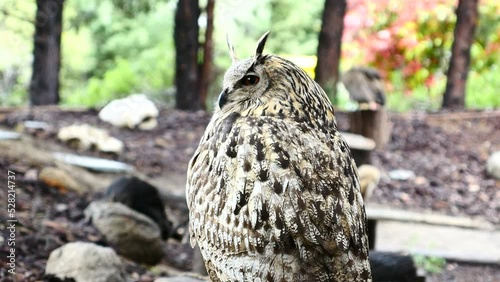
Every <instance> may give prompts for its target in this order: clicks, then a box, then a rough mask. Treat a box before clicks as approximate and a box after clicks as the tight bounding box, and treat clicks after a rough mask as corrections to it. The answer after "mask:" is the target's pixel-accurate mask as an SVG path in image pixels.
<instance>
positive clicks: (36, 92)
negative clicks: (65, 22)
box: [30, 0, 64, 105]
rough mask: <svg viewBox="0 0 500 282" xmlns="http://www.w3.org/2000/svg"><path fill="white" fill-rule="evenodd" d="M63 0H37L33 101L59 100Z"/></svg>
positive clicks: (32, 82) (32, 103) (33, 102)
mask: <svg viewBox="0 0 500 282" xmlns="http://www.w3.org/2000/svg"><path fill="white" fill-rule="evenodd" d="M63 4H64V0H37V1H36V5H37V10H36V19H35V35H34V48H33V73H32V76H31V83H30V103H31V105H54V104H57V103H59V69H60V68H61V32H62V13H63Z"/></svg>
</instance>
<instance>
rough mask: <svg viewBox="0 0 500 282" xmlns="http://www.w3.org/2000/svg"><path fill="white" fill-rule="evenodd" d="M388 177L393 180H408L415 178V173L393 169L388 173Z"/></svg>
mask: <svg viewBox="0 0 500 282" xmlns="http://www.w3.org/2000/svg"><path fill="white" fill-rule="evenodd" d="M389 177H390V178H391V179H394V180H403V181H404V180H409V179H412V178H415V173H414V172H413V171H411V170H407V169H395V170H391V171H389Z"/></svg>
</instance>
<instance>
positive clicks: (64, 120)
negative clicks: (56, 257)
mask: <svg viewBox="0 0 500 282" xmlns="http://www.w3.org/2000/svg"><path fill="white" fill-rule="evenodd" d="M97 114H98V112H97V111H95V110H81V111H76V110H71V111H70V110H60V109H58V108H51V107H48V108H38V109H34V110H29V109H17V110H15V111H11V110H7V109H4V110H3V111H2V110H1V109H0V127H1V128H2V129H5V130H16V128H17V129H19V124H22V122H24V121H27V120H36V121H43V122H46V123H47V124H49V127H48V128H46V129H44V130H24V134H26V135H27V136H28V137H29V138H30V139H31V140H33V144H35V145H34V146H38V147H39V148H41V149H43V150H46V151H50V150H54V149H55V148H56V150H58V151H65V152H72V153H78V154H81V155H86V156H94V157H102V158H108V159H113V160H118V161H122V162H125V163H128V164H130V165H133V166H134V168H135V169H136V170H137V171H138V172H139V173H141V174H142V175H145V176H147V177H148V178H150V179H153V180H155V181H153V182H154V184H155V185H157V186H159V187H158V188H160V190H162V187H160V186H162V185H163V184H164V186H165V187H168V188H167V189H172V190H173V191H172V193H173V194H176V195H182V194H183V191H184V183H183V181H184V179H185V173H186V167H187V163H188V161H189V158H190V157H191V155H192V154H193V152H194V150H195V148H196V147H197V144H198V142H199V139H200V137H201V135H202V134H203V131H204V129H205V127H206V125H207V124H208V121H209V120H210V115H209V114H207V113H204V112H196V113H187V112H181V111H176V110H172V109H162V110H161V112H160V116H159V118H158V126H157V127H156V128H155V129H154V130H152V131H139V130H131V129H119V128H115V127H113V126H111V125H109V124H107V123H104V122H102V121H100V120H99V119H98V117H97ZM337 120H338V125H339V128H340V129H341V130H344V131H348V130H349V128H348V121H347V116H346V115H345V114H343V113H338V114H337ZM390 120H391V123H392V126H393V128H392V134H391V138H390V140H389V143H388V144H387V145H386V146H385V147H384V148H383V149H377V150H376V151H374V152H373V154H372V163H373V164H374V165H375V166H377V167H379V168H380V169H381V171H382V175H383V177H382V179H381V182H380V184H379V186H378V187H377V188H376V190H375V191H374V194H373V197H372V198H371V199H370V202H371V203H374V204H381V205H384V206H386V207H394V208H398V209H404V210H410V211H416V212H433V213H440V214H447V215H453V216H469V217H474V218H480V219H484V220H487V221H489V222H491V223H492V224H494V225H496V226H500V181H499V180H494V179H492V178H491V177H488V176H487V175H486V169H485V167H486V160H487V158H488V156H490V155H491V154H492V153H493V152H495V151H499V150H500V111H490V112H485V111H483V112H475V111H467V112H453V113H445V112H441V113H434V114H425V113H409V114H392V115H391V116H390ZM74 123H79V124H81V123H88V124H91V125H94V126H97V127H99V128H103V129H106V130H108V132H109V133H110V135H111V136H113V137H116V138H118V139H120V140H121V141H123V142H124V143H125V150H124V152H123V153H122V154H119V155H109V154H102V153H98V152H95V151H75V149H73V148H71V147H69V146H67V145H65V144H62V143H61V142H59V141H58V140H57V131H58V129H59V128H61V127H63V126H67V125H71V124H74ZM0 142H5V141H0ZM2 148H3V149H4V150H5V148H6V147H0V183H7V172H8V171H13V172H15V173H16V189H17V190H16V193H17V196H16V212H17V213H16V215H17V219H18V221H19V224H18V228H17V237H16V240H17V242H16V248H17V249H16V258H17V265H16V266H17V269H16V273H17V274H16V276H15V277H14V278H15V279H13V277H12V276H9V274H8V273H7V272H6V269H8V266H7V261H6V256H7V254H8V247H7V245H6V244H5V242H6V240H7V238H8V235H9V234H8V230H6V229H5V225H6V220H7V214H6V210H4V209H3V208H2V209H3V210H2V211H0V219H1V221H0V227H1V228H0V243H1V244H2V246H1V248H0V256H1V257H0V268H1V270H0V280H1V281H43V278H42V277H43V272H44V268H45V263H46V260H47V258H48V255H49V254H50V252H51V251H52V250H54V249H55V248H57V247H59V246H61V245H63V244H65V243H67V242H71V241H76V240H82V241H93V242H97V243H101V244H105V243H102V238H101V236H100V235H99V234H98V232H97V231H96V230H95V229H94V228H93V227H92V226H91V225H88V224H86V223H85V222H84V221H83V219H84V215H83V209H84V208H85V207H86V206H87V205H88V203H89V202H90V201H91V200H92V199H93V198H95V197H96V196H95V195H94V194H92V193H88V194H84V195H77V194H75V193H73V192H67V191H61V190H57V189H53V188H50V187H46V186H44V185H41V184H40V182H39V181H38V179H37V174H38V171H39V170H40V169H41V167H37V166H35V165H33V164H32V163H30V162H29V161H28V160H23V159H15V158H12V157H10V155H9V154H7V152H2V151H1V149H2ZM7 148H8V147H7ZM7 150H8V149H7ZM396 169H404V170H411V171H413V173H414V174H415V177H413V178H412V179H409V180H405V181H402V180H401V181H398V180H394V179H391V178H390V177H389V176H388V175H389V172H390V171H392V170H396ZM115 177H118V176H117V175H109V174H96V179H98V180H99V179H103V183H102V185H100V188H97V187H96V189H94V190H95V191H96V192H98V191H102V187H105V186H106V185H107V183H109V181H110V179H113V178H115ZM1 186H2V187H6V185H4V184H2V185H1ZM163 189H165V188H164V187H163ZM0 201H1V202H2V203H6V202H7V195H6V189H3V188H2V190H1V192H0ZM1 206H2V207H4V205H3V204H2V205H1ZM185 216H186V215H183V217H185ZM174 221H175V220H174ZM178 221H179V222H180V221H182V220H178ZM168 242H169V243H168V244H167V250H166V251H167V255H166V256H165V259H164V260H163V263H164V264H168V265H170V266H173V267H175V268H177V269H179V270H182V271H187V270H190V269H191V267H192V266H191V256H192V251H191V250H190V247H189V244H183V243H180V242H173V240H172V239H170V240H169V241H168ZM126 267H127V271H128V273H134V275H133V277H135V278H134V279H136V280H137V281H153V280H154V278H155V277H158V276H159V275H161V274H162V273H164V272H163V270H162V268H161V267H156V268H146V267H145V266H140V265H137V264H134V263H133V262H127V266H126ZM428 278H429V280H431V281H500V266H499V265H482V264H472V263H465V262H453V261H449V262H447V265H446V266H445V267H444V269H443V271H442V272H441V273H437V274H429V276H428Z"/></svg>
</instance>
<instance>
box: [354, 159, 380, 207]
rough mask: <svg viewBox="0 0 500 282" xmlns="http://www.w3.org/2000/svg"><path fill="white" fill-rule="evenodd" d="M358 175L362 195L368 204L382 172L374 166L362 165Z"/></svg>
mask: <svg viewBox="0 0 500 282" xmlns="http://www.w3.org/2000/svg"><path fill="white" fill-rule="evenodd" d="M358 174H359V184H360V187H361V194H362V195H363V200H364V201H365V202H366V201H367V200H368V199H369V198H370V197H371V195H372V194H373V190H374V189H375V188H376V187H377V185H378V183H379V181H380V170H379V169H378V168H377V167H375V166H372V165H361V166H359V167H358Z"/></svg>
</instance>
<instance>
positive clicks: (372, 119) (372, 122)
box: [349, 108, 392, 149]
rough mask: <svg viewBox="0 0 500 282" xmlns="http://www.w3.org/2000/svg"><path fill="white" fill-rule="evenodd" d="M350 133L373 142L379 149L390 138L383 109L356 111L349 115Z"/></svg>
mask: <svg viewBox="0 0 500 282" xmlns="http://www.w3.org/2000/svg"><path fill="white" fill-rule="evenodd" d="M349 123H350V131H351V132H352V133H354V134H359V135H362V136H364V137H367V138H370V139H372V140H373V141H375V144H376V148H378V149H380V148H383V147H384V146H385V144H387V142H388V141H389V138H390V136H391V127H392V126H391V124H390V122H389V118H388V114H387V111H386V110H385V109H384V108H380V109H377V110H358V111H355V112H351V113H349Z"/></svg>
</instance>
